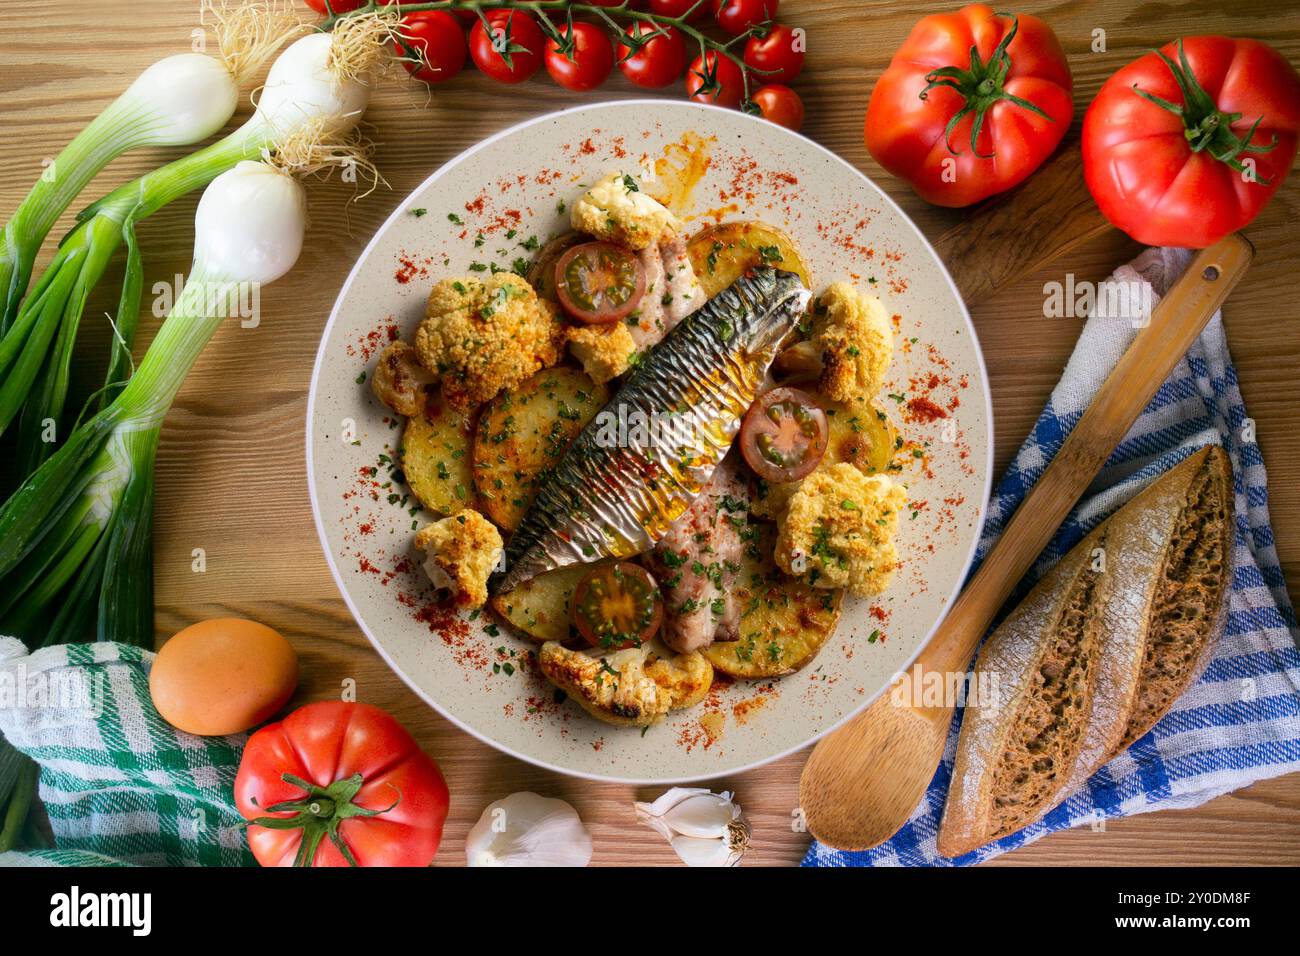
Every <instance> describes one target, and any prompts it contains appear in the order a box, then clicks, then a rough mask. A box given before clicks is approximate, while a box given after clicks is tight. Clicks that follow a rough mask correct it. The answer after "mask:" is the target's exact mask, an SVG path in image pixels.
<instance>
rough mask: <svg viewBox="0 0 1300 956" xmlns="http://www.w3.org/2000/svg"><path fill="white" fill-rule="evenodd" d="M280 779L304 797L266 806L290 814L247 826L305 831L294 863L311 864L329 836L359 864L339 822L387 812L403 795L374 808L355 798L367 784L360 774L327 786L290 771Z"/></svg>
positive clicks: (350, 861) (352, 862)
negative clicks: (387, 803) (357, 801)
mask: <svg viewBox="0 0 1300 956" xmlns="http://www.w3.org/2000/svg"><path fill="white" fill-rule="evenodd" d="M280 779H281V780H283V781H284V782H285V783H287V784H291V785H292V786H295V787H297V788H298V789H299V790H301V791H303V796H301V797H299V798H298V799H296V800H285V801H283V802H281V803H273V804H271V806H269V807H266V808H265V810H266V812H267V813H287V814H289V816H286V817H257V818H256V819H253V820H249V821H248V825H249V826H258V827H266V828H267V829H269V830H302V840H301V841H300V842H299V844H298V852H297V854H296V855H295V857H294V861H293V865H294V866H311V865H312V861H313V860H315V859H316V850H317V848H319V847H320V844H321V841H322V840H324V839H325V838H326V837H329V840H330V842H331V843H333V844H334V846H335V847H337V848H338V851H339V853H341V854H342V855H343V859H345V860H347V861H348V865H349V866H356V865H357V860H356V857H355V856H353V855H352V848H351V847H349V846H348V844H347V841H346V840H344V839H343V836H342V834H340V833H339V824H340V823H342V822H343V821H344V820H347V819H350V818H352V817H376V816H379V815H380V814H384V813H387V812H388V811H389V810H391V809H393V807H395V806H397V804H398V803H400V802H401V799H402V795H401V794H400V793H398V795H397V798H396V799H395V800H394V801H393V802H392V803H391V804H390V805H389V806H387V807H384V808H383V809H382V810H371V809H369V808H368V807H362V806H359V805H357V804H356V803H353V798H355V797H356V795H357V794H358V793H359V792H360V790H361V787H362V785H363V784H364V783H365V780H364V778H363V777H362V776H361V774H359V773H354V774H353V775H352V776H350V777H345V778H344V779H342V780H335V781H334V782H333V783H331V784H330V785H329V786H327V787H322V786H319V785H317V784H314V783H311V782H309V781H307V780H304V779H302V778H301V777H297V776H294V775H293V774H291V773H285V774H281V775H280ZM253 802H254V803H256V802H257V801H256V800H254V801H253Z"/></svg>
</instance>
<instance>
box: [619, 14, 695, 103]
mask: <svg viewBox="0 0 1300 956" xmlns="http://www.w3.org/2000/svg"><path fill="white" fill-rule="evenodd" d="M626 32H627V35H628V36H633V37H640V36H644V35H648V34H652V33H655V32H656V27H654V26H653V25H652V24H648V23H645V22H643V21H641V20H638V21H637V22H636V23H633V24H631V25H630V26H628V28H627V31H626ZM629 53H631V48H630V47H628V46H627V44H625V43H620V44H619V45H618V59H619V63H618V68H619V69H620V70H622V71H623V75H624V76H626V77H627V78H628V79H629V80H630V81H631V82H633V83H635V84H636V85H637V86H641V87H645V88H646V89H649V90H656V89H659V88H660V87H664V86H667V85H668V84H670V83H673V82H676V80H677V78H678V77H679V76H681V75H682V70H683V69H684V68H685V67H686V40H685V39H684V38H683V37H682V33H681V31H680V30H678V29H677V28H676V27H662V28H659V35H658V36H654V37H652V38H651V39H650V40H648V41H647V42H646V43H645V44H644V45H643V46H642V47H641V49H639V50H637V51H636V53H632V54H631V55H630V56H629Z"/></svg>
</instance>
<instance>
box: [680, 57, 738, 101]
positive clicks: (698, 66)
mask: <svg viewBox="0 0 1300 956" xmlns="http://www.w3.org/2000/svg"><path fill="white" fill-rule="evenodd" d="M686 95H687V97H688V98H689V99H692V100H695V102H697V103H712V104H714V105H715V106H739V105H740V100H741V98H742V97H743V96H744V95H745V78H744V75H743V74H742V73H741V72H740V67H739V66H737V65H736V61H735V60H733V59H731V57H729V56H723V55H722V54H720V53H718V52H717V51H715V50H710V51H709V52H708V53H707V54H705V55H704V56H702V57H700V56H697V57H696V58H695V59H694V60H692V61H691V65H690V68H689V69H688V70H687V71H686Z"/></svg>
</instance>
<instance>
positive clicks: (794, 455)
mask: <svg viewBox="0 0 1300 956" xmlns="http://www.w3.org/2000/svg"><path fill="white" fill-rule="evenodd" d="M829 434H830V428H829V426H828V425H827V423H826V412H825V410H824V409H823V408H822V407H821V406H820V405H819V404H817V400H816V399H814V398H813V397H812V396H811V395H809V394H808V393H807V392H803V391H800V390H799V389H797V388H774V389H772V390H771V391H768V392H765V393H764V394H763V395H762V396H760V397H759V399H758V400H757V401H756V402H754V404H753V405H751V406H749V411H747V412H746V413H745V418H744V420H743V421H742V422H741V425H740V453H741V454H742V455H743V456H744V458H745V461H746V462H748V464H749V467H750V468H752V469H754V474H756V475H758V477H760V478H762V479H763V480H764V481H777V482H780V481H795V480H797V479H799V478H803V477H805V476H806V475H809V474H811V473H812V471H813V469H815V468H816V467H817V465H818V464H819V463H820V462H821V460H822V456H823V455H825V454H826V441H827V438H828V436H829Z"/></svg>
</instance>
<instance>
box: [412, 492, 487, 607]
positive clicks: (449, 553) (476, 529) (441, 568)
mask: <svg viewBox="0 0 1300 956" xmlns="http://www.w3.org/2000/svg"><path fill="white" fill-rule="evenodd" d="M415 546H416V547H417V548H419V549H420V550H421V551H423V552H424V553H425V558H424V571H425V573H426V574H428V575H429V580H430V581H432V582H433V583H434V585H435V586H436V587H440V588H447V589H448V590H450V591H451V592H452V594H453V595H455V596H456V597H457V598H458V599H459V600H460V601H461V603H464V604H467V605H469V606H470V607H482V606H483V605H484V604H485V603H487V596H488V595H487V580H488V577H489V576H490V575H491V574H492V571H493V570H494V569H495V568H496V566H497V563H498V562H499V561H500V560H501V552H502V550H503V546H502V543H501V534H500V532H498V531H497V529H496V526H495V525H493V524H492V522H490V521H488V519H487V518H484V517H483V516H482V515H481V514H479V513H478V512H477V511H474V510H473V509H471V508H466V509H465V510H463V511H458V512H456V513H455V514H454V515H448V516H447V517H446V518H443V519H441V520H439V521H435V522H433V524H430V525H426V526H425V527H423V528H421V529H420V531H419V532H418V533H417V534H416V536H415Z"/></svg>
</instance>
